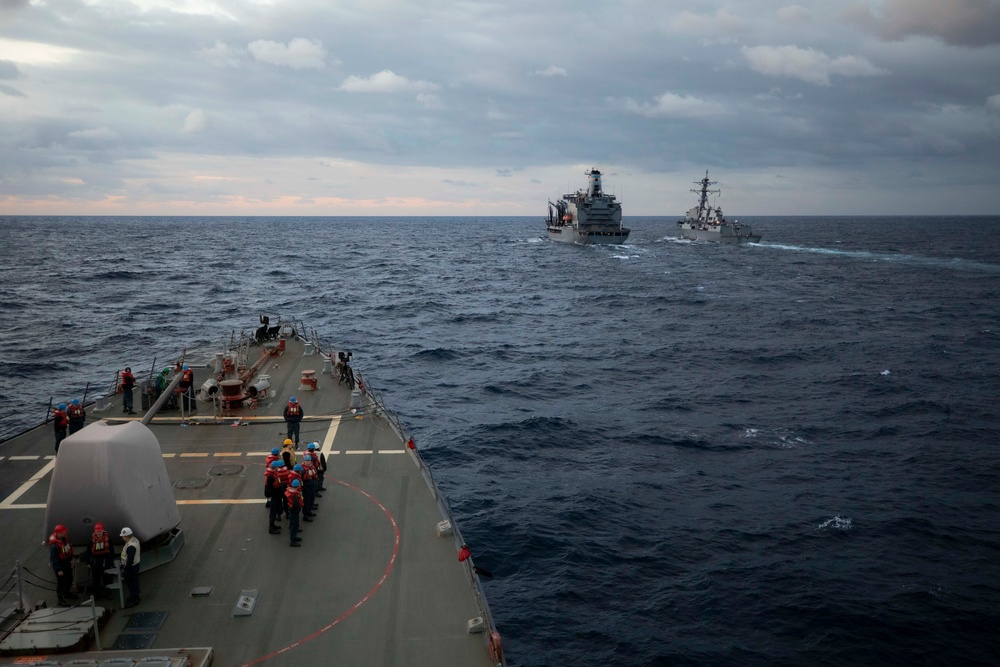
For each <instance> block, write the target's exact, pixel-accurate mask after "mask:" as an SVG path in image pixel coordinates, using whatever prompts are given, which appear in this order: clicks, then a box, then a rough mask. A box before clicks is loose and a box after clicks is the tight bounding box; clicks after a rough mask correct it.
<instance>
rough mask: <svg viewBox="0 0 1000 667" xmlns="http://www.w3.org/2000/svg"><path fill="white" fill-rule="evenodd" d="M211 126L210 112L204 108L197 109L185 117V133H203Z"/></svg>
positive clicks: (183, 130) (183, 129)
mask: <svg viewBox="0 0 1000 667" xmlns="http://www.w3.org/2000/svg"><path fill="white" fill-rule="evenodd" d="M210 126H211V121H210V120H209V118H208V114H207V113H205V112H204V111H203V110H202V109H195V110H194V111H192V112H191V113H189V114H188V115H187V116H186V117H185V118H184V127H183V128H182V130H181V131H182V132H184V134H201V133H202V132H204V131H205V130H207V129H208V128H209V127H210Z"/></svg>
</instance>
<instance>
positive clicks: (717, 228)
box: [677, 170, 761, 243]
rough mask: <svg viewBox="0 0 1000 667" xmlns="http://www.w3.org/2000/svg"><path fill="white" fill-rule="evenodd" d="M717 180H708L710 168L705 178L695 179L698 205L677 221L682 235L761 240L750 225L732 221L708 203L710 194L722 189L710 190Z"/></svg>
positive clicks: (731, 240)
mask: <svg viewBox="0 0 1000 667" xmlns="http://www.w3.org/2000/svg"><path fill="white" fill-rule="evenodd" d="M715 184H716V181H710V180H708V170H706V171H705V178H703V179H701V180H700V181H695V185H698V186H700V187H699V188H698V189H692V190H691V192H694V193H695V194H697V195H698V205H697V206H695V207H694V208H692V209H690V210H688V212H687V215H686V216H684V219H683V220H678V221H677V227H678V228H679V229H680V232H681V236H682V237H683V238H686V239H690V240H692V241H725V242H727V243H740V242H742V241H750V242H753V243H756V242H758V241H760V239H761V235H760V234H754V233H753V230H752V229H751V228H750V226H749V225H741V224H740V223H739V222H736V221H735V220H734V221H732V222H730V221H729V220H726V217H725V216H724V215H723V214H722V209H721V208H720V207H718V206H712V205H710V204H709V203H708V195H711V194H719V193H720V192H721V190H709V186H710V185H715Z"/></svg>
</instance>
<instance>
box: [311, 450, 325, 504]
mask: <svg viewBox="0 0 1000 667" xmlns="http://www.w3.org/2000/svg"><path fill="white" fill-rule="evenodd" d="M309 454H310V455H311V456H312V457H313V465H314V466H316V474H317V475H318V476H319V484H318V485H317V486H316V497H317V498H322V497H323V494H322V493H320V491H326V487H325V486H323V480H324V479H325V478H326V454H324V453H323V452H322V451H320V449H319V443H317V442H310V443H309Z"/></svg>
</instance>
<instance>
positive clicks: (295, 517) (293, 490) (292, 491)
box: [285, 479, 302, 547]
mask: <svg viewBox="0 0 1000 667" xmlns="http://www.w3.org/2000/svg"><path fill="white" fill-rule="evenodd" d="M301 486H302V482H300V481H299V480H297V479H296V480H294V481H292V483H291V484H289V485H288V489H287V490H286V491H285V498H286V500H287V501H288V530H289V531H290V533H289V536H290V538H291V541H290V542H289V544H290V545H291V546H293V547H301V546H302V545H301V544H300V542H302V538H301V537H299V512H300V511H301V510H302V492H301V491H300V487H301Z"/></svg>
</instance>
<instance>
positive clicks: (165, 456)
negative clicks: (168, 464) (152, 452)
mask: <svg viewBox="0 0 1000 667" xmlns="http://www.w3.org/2000/svg"><path fill="white" fill-rule="evenodd" d="M175 456H177V454H167V453H166V452H164V453H163V458H165V459H172V458H174V457H175Z"/></svg>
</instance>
